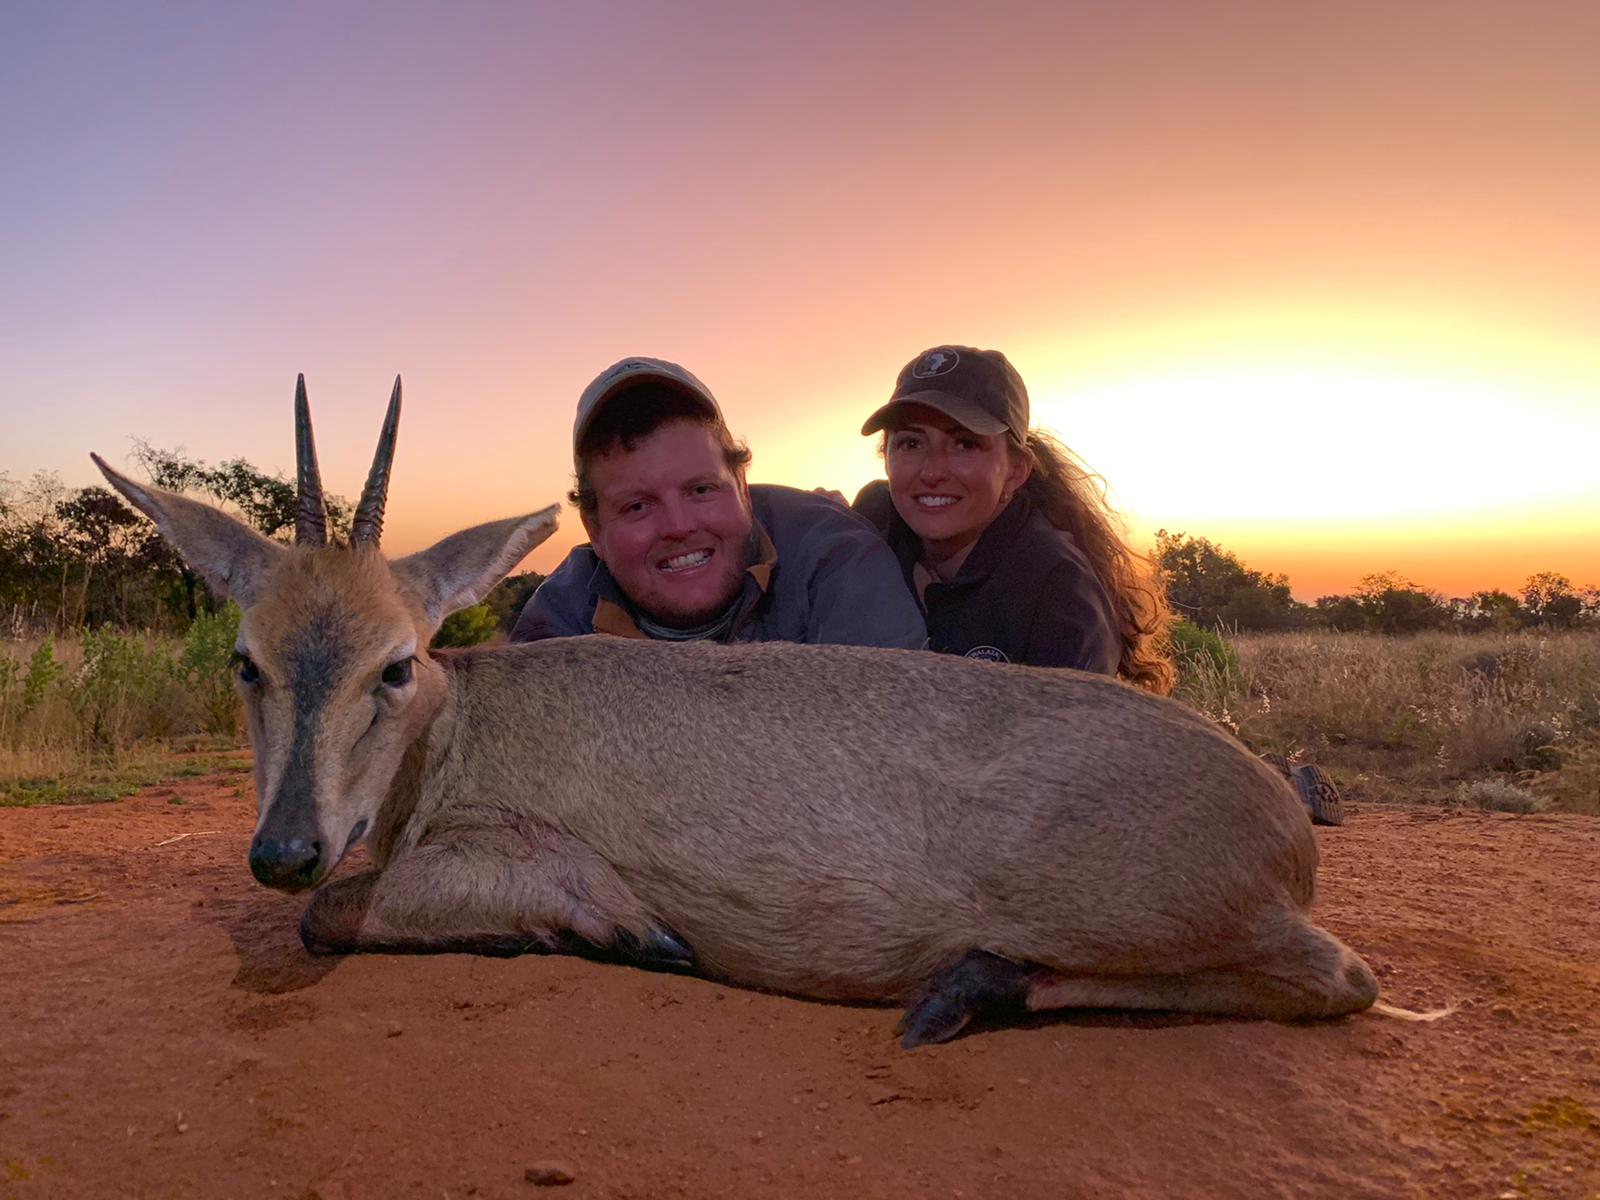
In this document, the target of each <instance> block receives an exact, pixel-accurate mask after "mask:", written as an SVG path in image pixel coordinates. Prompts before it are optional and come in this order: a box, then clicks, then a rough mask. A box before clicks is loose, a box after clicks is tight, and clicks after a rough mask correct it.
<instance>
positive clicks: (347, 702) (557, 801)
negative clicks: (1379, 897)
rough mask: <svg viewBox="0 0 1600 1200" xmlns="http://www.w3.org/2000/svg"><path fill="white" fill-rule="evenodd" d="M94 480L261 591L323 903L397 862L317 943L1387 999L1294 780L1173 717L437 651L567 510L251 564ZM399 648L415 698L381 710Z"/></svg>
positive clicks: (270, 703) (807, 984) (270, 804)
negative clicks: (950, 971) (1319, 911)
mask: <svg viewBox="0 0 1600 1200" xmlns="http://www.w3.org/2000/svg"><path fill="white" fill-rule="evenodd" d="M102 465H103V464H102ZM103 469H105V470H106V471H107V476H108V478H110V479H111V481H112V482H113V484H115V485H117V486H118V487H119V488H120V489H121V490H123V491H124V494H125V495H128V496H129V498H130V499H131V500H133V501H134V503H136V504H138V505H139V506H140V507H141V508H144V509H145V511H146V512H148V513H151V514H152V515H153V516H156V517H157V519H158V521H159V522H160V523H161V527H162V529H163V532H165V533H167V535H168V536H169V537H171V538H172V539H173V540H174V542H175V543H176V544H177V545H178V547H179V549H180V551H182V552H183V553H185V554H186V555H194V556H196V557H198V558H200V559H201V560H202V561H200V562H198V563H196V565H197V568H198V569H201V570H203V571H206V572H207V573H208V578H213V579H215V578H223V579H225V580H226V581H227V584H228V586H229V587H230V588H232V589H234V590H235V591H236V594H243V595H245V596H247V597H248V598H249V599H248V602H247V603H246V605H245V611H244V617H243V620H242V622H241V625H240V643H241V649H242V650H243V651H244V652H246V653H248V654H249V655H250V656H251V657H252V658H253V659H254V660H255V662H256V664H257V665H258V666H259V669H260V673H261V676H262V682H260V683H259V684H257V685H255V686H252V687H246V688H244V689H243V690H244V691H245V695H246V702H247V708H248V711H249V723H250V734H251V739H252V743H253V745H254V747H255V750H256V758H257V766H256V772H257V775H256V779H257V792H258V797H259V804H260V812H261V823H262V824H261V828H262V829H266V828H268V827H269V826H271V827H273V828H288V829H289V830H290V832H296V833H297V834H298V835H302V836H304V837H305V838H307V839H310V838H312V837H315V839H317V842H318V844H319V845H320V846H323V847H325V848H326V854H325V855H324V860H319V864H318V867H317V872H316V880H312V881H311V882H316V881H317V880H320V879H321V878H323V877H325V876H326V874H327V872H328V871H329V870H331V869H332V867H333V865H335V864H336V863H337V861H338V858H339V857H340V856H341V855H342V854H343V852H344V848H345V846H346V843H347V841H348V840H349V839H350V838H351V837H352V834H353V833H354V832H357V831H362V830H364V831H365V837H366V840H367V841H368V842H369V844H370V846H371V849H372V852H373V855H374V858H375V860H376V862H377V866H378V870H377V872H376V873H372V874H368V875H365V876H362V877H359V878H356V879H350V880H344V881H341V882H338V883H335V884H333V885H331V886H328V887H325V888H323V889H322V890H321V891H320V892H318V893H317V894H316V895H315V896H314V897H313V899H312V902H311V904H310V906H309V908H308V910H307V912H306V916H305V920H304V922H303V926H302V930H303V933H304V936H305V938H306V942H307V945H308V946H311V947H313V948H316V949H322V950H349V949H363V948H394V949H412V950H417V949H437V948H462V947H465V948H472V947H481V948H490V949H501V950H503V949H507V948H510V949H556V948H561V947H563V946H570V945H572V944H573V943H572V941H571V938H572V937H573V936H575V937H576V938H577V939H579V940H580V942H581V944H583V945H590V946H595V947H605V946H607V945H624V946H626V945H640V944H646V945H648V944H652V943H651V939H652V938H658V937H659V936H661V935H663V934H666V933H668V932H669V931H675V932H676V934H677V935H679V936H680V937H681V938H682V939H683V941H686V942H687V944H688V946H690V947H692V949H693V953H694V961H695V966H696V968H697V969H699V970H701V971H703V972H705V973H707V974H710V975H713V976H718V977H721V978H725V979H728V980H732V981H735V982H739V983H743V984H747V985H753V986H757V987H764V988H772V989H777V990H782V991H786V992H792V993H798V994H803V995H809V996H818V997H831V998H844V999H855V1000H868V1001H884V1000H901V999H904V998H906V997H907V996H908V995H909V994H911V993H912V992H913V990H914V989H916V988H918V987H919V986H920V985H923V984H924V983H925V982H926V981H927V980H928V979H929V978H930V976H932V975H934V974H935V973H936V972H938V971H940V970H941V969H942V968H944V967H946V966H948V965H949V964H951V963H952V962H953V961H954V960H956V959H959V958H960V957H961V956H962V955H964V954H966V953H968V952H969V951H972V950H983V951H988V952H991V953H992V954H994V955H998V956H1001V957H1002V958H1005V959H1010V960H1014V961H1018V962H1023V963H1028V964H1035V965H1036V966H1037V968H1038V970H1039V973H1038V974H1037V975H1036V976H1035V978H1034V982H1033V984H1032V985H1031V988H1030V991H1029V993H1028V995H1029V1003H1030V1005H1031V1006H1033V1007H1052V1006H1058V1005H1066V1004H1073V1005H1079V1004H1092V1005H1102V1004H1106V1005H1116V1006H1125V1007H1161V1008H1179V1009H1188V1010H1193V1011H1202V1012H1220V1013H1239V1014H1245V1015H1254V1016H1266V1017H1275V1018H1298V1017H1327V1016H1335V1015H1338V1014H1341V1013H1346V1012H1352V1011H1356V1010H1358V1009H1361V1008H1365V1007H1367V1006H1369V1005H1370V1004H1372V1003H1373V1001H1374V1000H1375V999H1376V996H1377V985H1376V982H1375V980H1374V979H1373V977H1372V973H1371V972H1370V971H1369V970H1368V969H1367V968H1366V965H1365V964H1364V963H1362V962H1361V960H1360V959H1359V958H1358V957H1356V955H1355V954H1353V953H1352V952H1351V951H1350V950H1349V949H1348V948H1346V947H1345V946H1343V945H1342V944H1341V943H1339V942H1338V941H1337V940H1335V939H1334V938H1332V937H1331V936H1329V935H1328V934H1327V933H1325V932H1323V931H1322V930H1320V929H1317V928H1316V927H1315V926H1313V925H1311V924H1310V923H1309V921H1308V920H1307V919H1306V915H1305V914H1306V912H1307V910H1308V908H1309V906H1310V903H1311V899H1312V891H1313V886H1314V879H1315V874H1316V866H1317V849H1316V842H1315V840H1314V838H1313V835H1312V830H1311V826H1310V824H1309V822H1308V820H1307V818H1306V815H1305V813H1304V811H1303V810H1302V809H1301V806H1300V804H1299V803H1298V801H1297V800H1296V798H1295V796H1294V794H1293V792H1292V790H1291V788H1290V786H1289V784H1288V783H1287V782H1286V781H1285V780H1284V779H1283V778H1282V777H1281V776H1279V775H1278V774H1276V773H1275V772H1274V771H1272V770H1271V769H1270V768H1269V767H1267V766H1266V765H1264V764H1262V763H1261V762H1259V761H1258V760H1257V759H1255V758H1254V757H1253V756H1252V755H1250V754H1249V753H1247V752H1246V751H1245V750H1244V749H1243V748H1242V747H1241V746H1240V745H1239V744H1238V743H1237V742H1235V741H1233V740H1232V739H1231V738H1230V737H1228V736H1227V735H1226V734H1225V733H1223V732H1222V731H1221V730H1219V729H1218V728H1217V727H1216V726H1215V725H1214V724H1212V723H1211V722H1210V721H1208V720H1206V719H1204V718H1203V717H1201V716H1199V715H1197V714H1196V713H1194V712H1192V711H1191V710H1189V709H1187V708H1185V707H1184V706H1182V705H1180V704H1178V703H1176V702H1173V701H1170V700H1165V699H1161V698H1157V697H1154V696H1151V695H1148V694H1145V693H1142V692H1139V691H1136V690H1135V689H1133V688H1131V687H1128V686H1125V685H1123V684H1120V683H1117V682H1115V681H1113V680H1109V679H1105V678H1100V677H1095V676H1089V675H1084V674H1080V673H1077V672H1072V671H1060V670H1035V669H1029V668H1021V667H997V666H993V665H990V664H983V663H975V662H970V661H967V660H964V659H959V658H954V657H946V656H938V655H932V654H926V653H914V652H906V651H894V650H870V649H860V648H852V647H828V646H796V645H788V644H767V645H748V646H734V647H726V646H718V645H707V644H688V645H667V644H661V643H655V642H645V641H635V640H625V639H613V638H606V637H586V638H573V639H564V640H557V641H549V642H542V643H537V644H533V645H526V646H504V647H496V648H492V649H477V650H471V651H465V652H459V653H439V654H429V653H428V651H427V650H426V648H425V647H426V646H427V643H428V641H429V639H430V637H431V635H432V633H433V631H434V629H435V628H436V627H437V624H438V622H439V621H440V620H442V619H443V616H444V615H446V613H447V612H448V611H449V610H450V609H451V608H453V607H460V606H461V605H463V604H470V603H473V602H475V601H476V599H477V598H479V597H480V596H481V595H482V594H483V593H484V592H486V591H487V590H488V588H489V587H490V586H492V585H493V583H494V582H495V581H496V580H497V579H498V578H499V576H500V574H501V573H503V572H504V571H505V570H506V569H508V568H509V567H510V566H511V565H513V564H514V563H515V562H516V561H517V559H519V558H520V557H521V556H522V554H523V553H525V552H526V550H527V549H528V548H529V547H530V546H531V544H532V543H533V542H534V541H537V540H538V539H539V538H541V537H543V536H545V535H547V534H548V533H549V531H550V530H551V529H553V527H554V516H553V510H548V511H547V512H545V513H542V514H536V515H534V516H532V517H528V518H516V519H512V520H509V521H503V522H497V523H493V524H490V525H484V526H479V527H477V528H476V529H473V530H468V531H465V532H463V533H461V534H457V535H454V536H453V537H452V538H449V539H446V540H445V541H444V542H441V543H440V544H439V545H438V546H436V547H434V548H433V549H432V550H429V551H425V552H423V553H422V554H420V555H413V556H411V557H410V558H408V559H404V560H400V561H398V562H396V563H393V564H389V563H386V562H385V561H384V560H383V559H382V557H381V556H379V555H378V554H377V553H376V551H374V550H363V551H352V550H349V549H345V548H328V549H315V550H303V549H293V550H291V549H286V548H282V547H275V546H273V547H269V548H268V550H267V551H263V549H262V547H261V545H260V544H259V539H256V540H254V541H252V540H250V537H249V536H246V535H245V534H240V535H239V540H238V544H237V545H234V544H233V543H232V542H230V539H229V537H228V536H227V534H226V531H225V530H224V531H222V532H219V528H218V527H217V526H216V524H215V520H213V518H212V517H207V516H203V515H199V514H197V513H196V512H194V511H193V510H192V508H190V507H186V506H189V505H191V502H187V501H183V502H181V503H177V501H178V498H176V497H169V496H167V495H166V494H164V493H160V492H158V491H157V490H156V489H151V488H141V487H139V486H138V485H133V484H130V483H128V481H126V480H122V479H121V477H120V476H118V475H116V473H115V472H112V471H110V469H109V468H103ZM194 507H196V508H197V507H199V506H194ZM175 513H176V514H178V515H177V516H174V514H175ZM216 519H217V520H224V521H225V520H227V518H223V517H221V516H220V514H217V515H216ZM196 523H198V525H196ZM191 525H195V526H196V527H197V528H199V527H203V536H200V535H194V534H191V533H190V532H189V528H190V526H191ZM250 536H253V535H250ZM307 646H312V647H313V648H315V649H316V653H315V654H309V653H308V652H307V650H306V647H307ZM409 648H414V652H415V656H416V663H415V668H414V674H413V678H412V679H411V681H410V682H409V683H407V684H406V685H405V686H404V687H402V688H393V687H389V686H387V685H385V684H384V683H383V682H382V678H381V677H382V673H383V671H384V669H385V667H386V666H387V665H389V664H390V663H392V662H393V661H394V660H395V659H396V658H397V656H398V655H400V654H401V653H402V652H408V650H409ZM296 655H298V657H296ZM318 655H321V657H318ZM323 659H327V660H328V661H327V664H326V665H327V672H326V674H327V678H326V680H324V681H323V682H324V683H325V684H326V686H325V687H323V688H322V690H321V691H318V692H317V693H316V694H317V695H318V696H321V697H323V700H322V702H321V703H320V707H315V706H312V707H315V727H314V730H312V732H311V733H310V734H309V735H307V736H305V737H303V738H302V741H301V742H300V743H298V744H299V746H300V749H299V750H297V751H293V752H291V744H292V743H294V738H295V737H296V736H297V735H296V733H295V728H296V721H297V720H301V721H302V723H304V722H305V721H308V720H310V718H309V717H307V716H306V713H307V712H310V711H312V709H311V707H308V706H307V704H306V703H305V702H304V701H302V702H300V704H301V709H302V710H303V711H301V713H300V715H299V717H297V715H296V709H295V703H296V702H295V701H293V700H292V699H291V697H290V696H289V695H288V694H287V688H286V686H285V684H284V680H285V677H286V675H288V674H292V672H293V671H295V670H301V672H302V677H303V676H304V674H305V663H306V662H308V661H310V662H315V663H322V662H323ZM297 663H298V664H299V666H298V667H297V666H296V664H297ZM317 678H318V679H320V678H321V677H320V676H318V677H317ZM319 686H320V684H319ZM294 754H299V755H300V756H301V758H300V760H298V761H301V762H302V763H309V764H311V765H310V766H309V767H305V768H304V769H303V770H302V772H301V773H302V776H304V777H305V778H308V779H309V780H310V782H309V783H308V784H305V785H304V786H303V787H302V789H301V792H300V793H298V794H299V795H301V796H302V799H301V800H300V801H295V800H294V799H293V797H291V798H290V799H287V800H285V799H281V798H280V793H283V794H287V793H288V791H289V790H292V788H290V786H289V785H286V784H285V783H284V780H285V779H286V778H290V777H291V776H293V774H294V767H293V762H292V761H291V760H292V759H293V755H294ZM306 796H309V797H310V800H309V802H308V801H306V800H305V799H304V798H303V797H306ZM307 804H309V807H306V808H305V812H304V813H301V814H300V815H296V814H297V813H299V812H300V807H297V805H298V806H302V807H303V806H306V805H307Z"/></svg>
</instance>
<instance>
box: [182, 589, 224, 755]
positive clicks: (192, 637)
mask: <svg viewBox="0 0 1600 1200" xmlns="http://www.w3.org/2000/svg"><path fill="white" fill-rule="evenodd" d="M238 636H239V606H238V605H237V604H234V603H233V602H232V601H231V600H230V601H229V602H228V603H226V604H224V605H223V606H222V607H221V608H219V609H218V610H217V611H216V612H215V613H206V612H202V613H201V614H200V615H199V616H197V617H195V619H194V622H193V624H191V625H190V626H189V631H188V632H187V633H185V634H184V635H183V649H182V650H180V651H179V652H178V671H179V673H180V674H181V675H182V676H183V678H184V681H185V683H186V684H187V685H188V688H189V695H190V697H191V698H192V700H193V702H194V705H195V708H196V710H197V714H198V717H199V720H200V724H201V727H202V728H203V729H205V730H206V731H207V732H209V733H223V734H228V735H230V736H231V735H232V734H233V733H234V732H235V731H236V730H237V728H238V723H239V694H238V692H236V691H235V690H234V686H233V648H234V645H235V643H236V641H237V639H238Z"/></svg>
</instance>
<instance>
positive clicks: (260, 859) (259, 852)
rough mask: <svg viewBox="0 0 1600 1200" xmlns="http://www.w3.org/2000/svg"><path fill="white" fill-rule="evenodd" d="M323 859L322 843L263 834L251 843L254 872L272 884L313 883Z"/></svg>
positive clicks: (290, 886) (276, 885) (251, 864)
mask: <svg viewBox="0 0 1600 1200" xmlns="http://www.w3.org/2000/svg"><path fill="white" fill-rule="evenodd" d="M321 862H322V843H321V842H320V841H312V840H310V839H308V838H273V837H262V836H260V835H259V834H258V835H257V836H256V838H255V840H254V841H252V842H251V843H250V874H252V875H254V876H255V877H256V879H258V880H259V881H260V882H262V883H264V884H266V885H267V886H268V887H275V888H302V887H310V886H311V881H312V880H314V879H315V878H316V877H317V868H318V866H319V865H320V864H321Z"/></svg>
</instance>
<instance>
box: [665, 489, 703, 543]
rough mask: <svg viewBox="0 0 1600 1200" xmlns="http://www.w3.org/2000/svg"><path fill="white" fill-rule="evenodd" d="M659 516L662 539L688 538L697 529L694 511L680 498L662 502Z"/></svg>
mask: <svg viewBox="0 0 1600 1200" xmlns="http://www.w3.org/2000/svg"><path fill="white" fill-rule="evenodd" d="M660 514H661V526H660V533H661V536H662V537H664V538H683V537H688V536H689V535H690V534H691V533H693V532H694V531H695V530H696V529H697V528H699V526H698V525H697V524H696V522H695V519H694V510H693V509H691V508H690V507H689V502H688V501H687V500H685V499H683V498H682V497H681V496H679V497H674V498H672V499H669V500H664V501H662V504H661V509H660Z"/></svg>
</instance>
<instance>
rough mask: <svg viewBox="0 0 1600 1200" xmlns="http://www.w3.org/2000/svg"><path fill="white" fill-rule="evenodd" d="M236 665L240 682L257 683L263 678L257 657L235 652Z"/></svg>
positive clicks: (234, 660)
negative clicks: (256, 661)
mask: <svg viewBox="0 0 1600 1200" xmlns="http://www.w3.org/2000/svg"><path fill="white" fill-rule="evenodd" d="M233 662H234V666H235V667H237V668H238V672H239V682H240V683H257V682H259V681H260V679H261V670H260V668H258V667H257V666H256V663H255V659H253V658H251V657H250V656H249V655H248V654H240V653H239V652H238V651H237V650H235V651H234V652H233Z"/></svg>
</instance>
